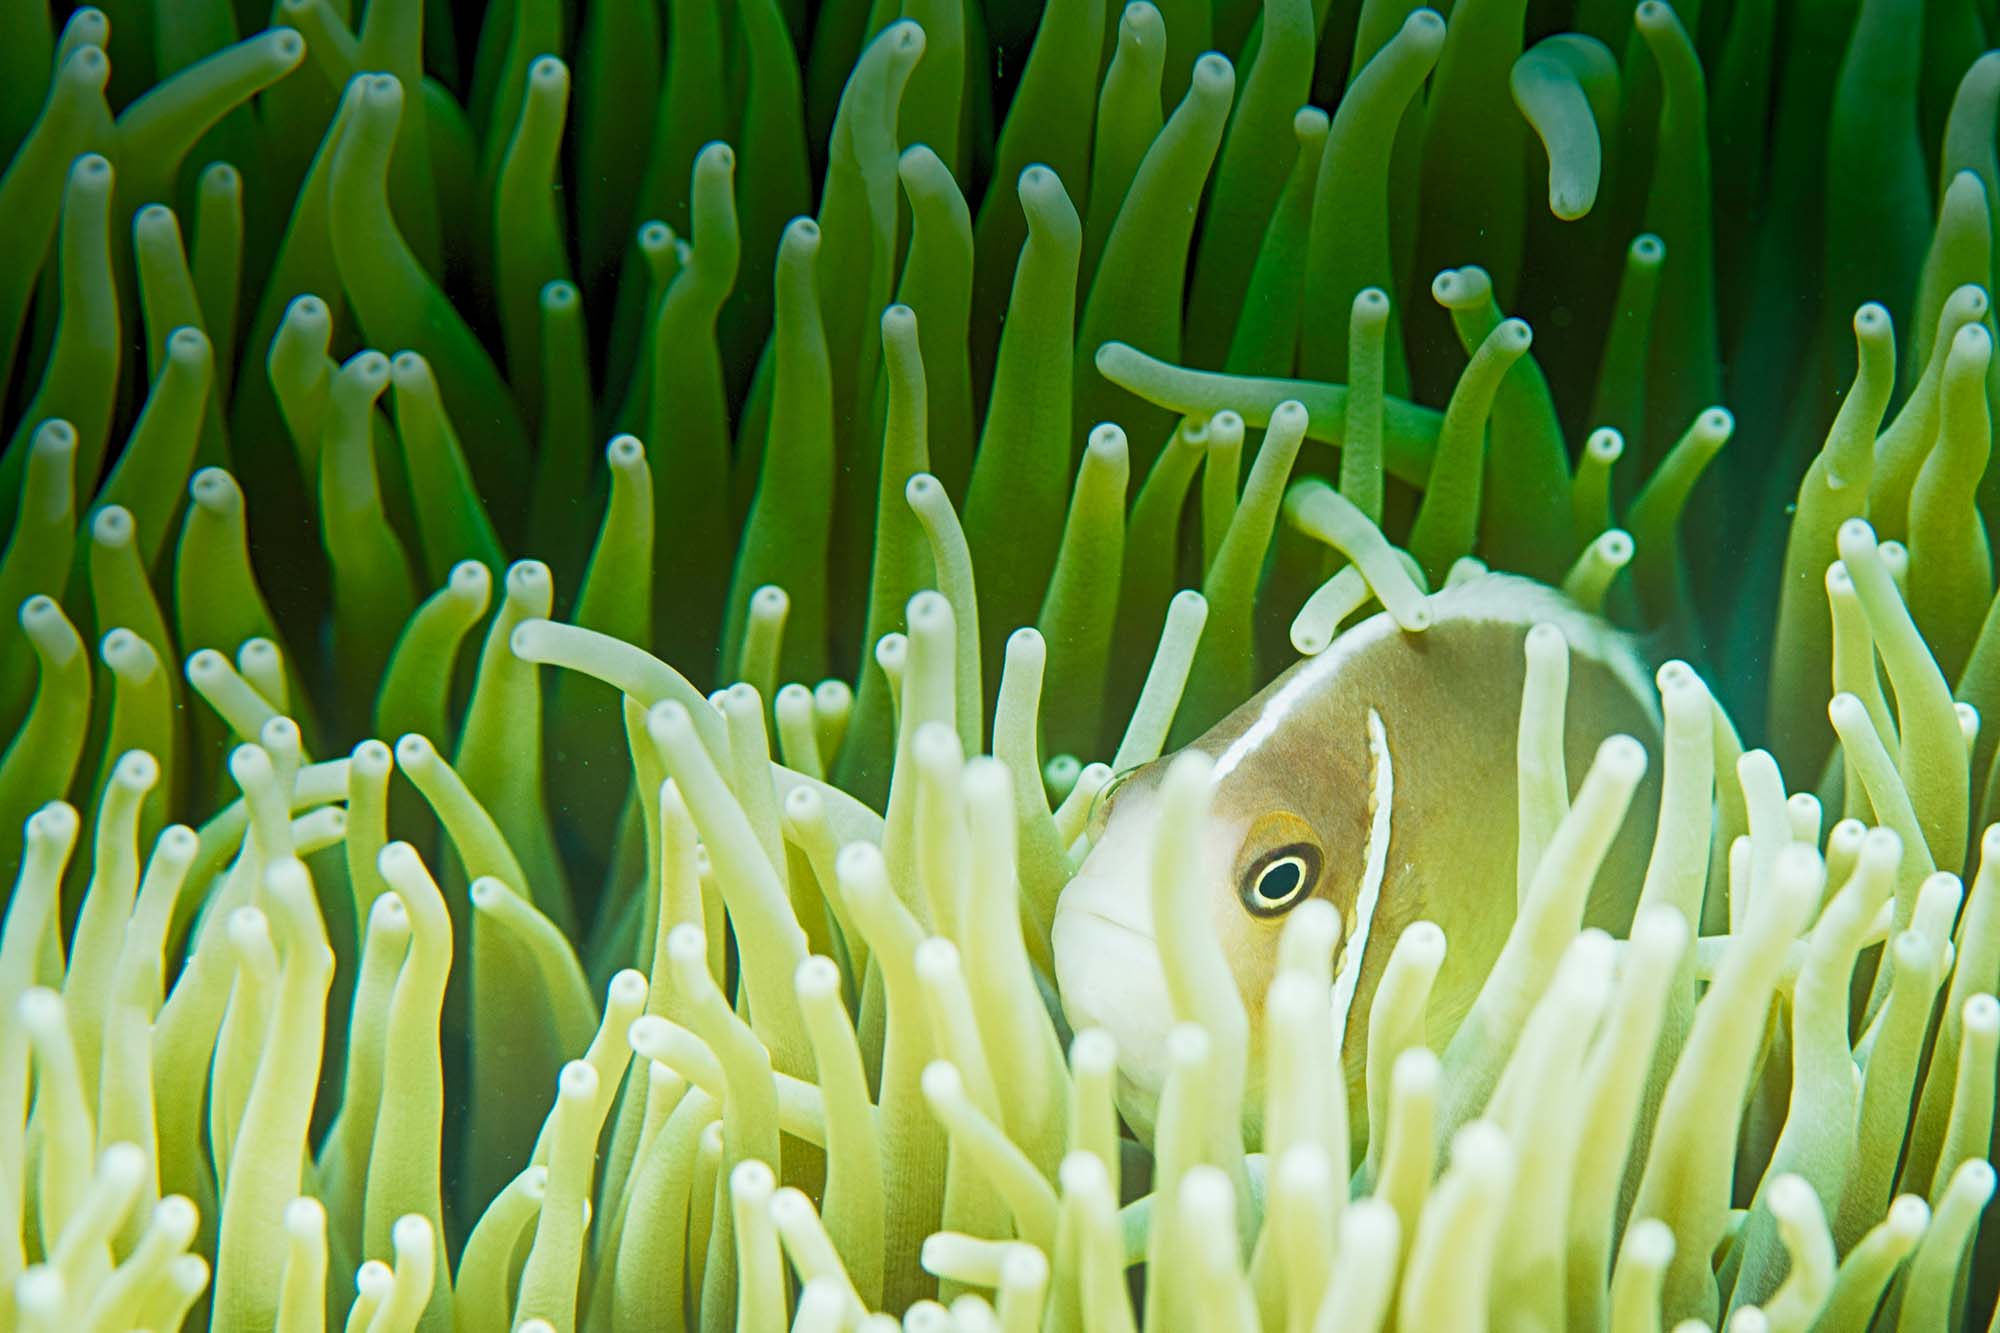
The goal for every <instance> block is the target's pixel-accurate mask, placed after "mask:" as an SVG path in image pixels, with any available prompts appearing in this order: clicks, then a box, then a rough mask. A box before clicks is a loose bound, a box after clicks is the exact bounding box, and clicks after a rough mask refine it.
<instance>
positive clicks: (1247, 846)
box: [1054, 574, 1660, 1144]
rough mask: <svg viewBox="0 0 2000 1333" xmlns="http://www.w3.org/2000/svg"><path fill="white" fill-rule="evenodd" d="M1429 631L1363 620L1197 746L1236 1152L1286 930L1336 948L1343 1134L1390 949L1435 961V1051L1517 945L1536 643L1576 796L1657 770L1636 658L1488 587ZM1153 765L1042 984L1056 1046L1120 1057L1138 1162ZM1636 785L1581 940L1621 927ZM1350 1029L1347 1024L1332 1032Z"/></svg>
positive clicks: (1477, 582)
mask: <svg viewBox="0 0 2000 1333" xmlns="http://www.w3.org/2000/svg"><path fill="white" fill-rule="evenodd" d="M1428 605H1429V610H1430V613H1431V623H1430V625H1429V627H1428V628H1427V629H1424V630H1421V631H1405V630H1402V629H1399V628H1398V627H1397V625H1396V623H1395V621H1394V620H1392V619H1391V618H1390V616H1389V615H1388V614H1387V613H1386V612H1383V613H1379V614H1377V615H1375V616H1373V617H1372V618H1370V619H1367V620H1364V621H1362V622H1361V623H1359V624H1357V625H1355V626H1354V627H1353V628H1351V629H1349V630H1347V631H1346V632H1345V633H1343V634H1342V635H1341V636H1340V637H1339V638H1337V639H1336V640H1335V641H1334V642H1333V643H1332V645H1331V646H1329V647H1328V648H1327V649H1326V651H1324V652H1322V653H1321V654H1319V655H1318V656H1316V657H1309V658H1306V659H1304V660H1303V661H1300V662H1298V663H1296V664H1294V665H1293V666H1292V667H1290V668H1289V669H1287V670H1286V671H1285V672H1284V673H1283V674H1281V675H1280V676H1279V677H1278V678H1277V679H1276V680H1274V681H1272V682H1271V683H1270V685H1268V686H1267V687H1265V689H1263V690H1262V691H1261V692H1260V693H1258V694H1257V695H1256V696H1255V697H1253V698H1251V699H1250V700H1249V701H1248V702H1247V703H1245V704H1243V705H1242V706H1241V707H1240V708H1238V709H1237V710H1236V711H1235V712H1233V713H1231V714H1230V715H1229V716H1227V717H1225V718H1224V719H1223V720H1222V721H1221V722H1219V723H1217V724H1216V726H1215V727H1214V728H1213V729H1212V730H1211V731H1209V732H1208V733H1207V734H1206V735H1204V736H1202V737H1201V738H1200V739H1199V740H1197V741H1195V742H1194V743H1193V746H1192V747H1191V748H1194V749H1198V750H1202V751H1205V752H1206V753H1207V754H1208V755H1209V756H1210V757H1211V758H1212V759H1213V760H1214V767H1213V770H1212V774H1211V779H1210V780H1211V782H1212V784H1213V789H1212V793H1211V800H1210V807H1209V815H1208V820H1207V826H1206V827H1205V828H1204V830H1203V837H1202V856H1203V858H1204V861H1205V867H1204V870H1205V875H1204V878H1205V879H1206V880H1208V881H1209V882H1211V883H1212V884H1213V892H1212V894H1211V896H1210V898H1209V904H1210V905H1209V912H1210V922H1211V925H1212V928H1213V932H1214V936H1215V939H1216V940H1217V941H1218V943H1219V944H1220V945H1221V947H1222V953H1223V956H1224V958H1225V959H1226V960H1227V961H1228V963H1229V966H1230V969H1231V971H1232V972H1233V973H1234V974H1235V978H1236V984H1237V988H1238V990H1239V991H1240V992H1241V994H1242V997H1243V1003H1244V1006H1245V1007H1246V1009H1247V1010H1248V1011H1249V1016H1250V1034H1251V1038H1250V1040H1251V1051H1250V1086H1251V1089H1252V1090H1253V1095H1252V1096H1251V1097H1250V1098H1249V1099H1248V1100H1247V1102H1246V1111H1245V1114H1246V1119H1247V1123H1246V1125H1245V1130H1246V1133H1247V1134H1249V1135H1250V1137H1251V1141H1252V1143H1253V1144H1254V1142H1255V1141H1256V1138H1257V1136H1258V1132H1259V1124H1258V1123H1257V1122H1258V1118H1259V1116H1260V1114H1261V1113H1260V1112H1259V1110H1258V1109H1257V1107H1258V1099H1257V1097H1256V1096H1255V1095H1254V1090H1255V1089H1257V1088H1258V1087H1260V1086H1261V1075H1260V1070H1261V1069H1262V1065H1263V1060H1262V1053H1261V1051H1260V1050H1259V1049H1258V1048H1259V1046H1260V1045H1261V1043H1262V1040H1263V1032H1264V1025H1263V1022H1262V1015H1263V1007H1264V994H1265V991H1266V990H1267V989H1268V987H1269V985H1270V982H1271V980H1272V976H1273V974H1274V972H1275V969H1276V966H1277V954H1278V936H1279V932H1280V931H1281V930H1282V929H1283V927H1284V924H1285V919H1286V917H1287V915H1288V914H1289V913H1290V912H1291V910H1292V909H1293V908H1295V907H1297V906H1298V905H1299V904H1300V903H1302V902H1305V901H1306V900H1308V899H1310V898H1315V897H1317V898H1324V899H1326V900H1327V901H1329V902H1330V903H1332V904H1333V906H1334V907H1335V908H1337V909H1338V910H1339V913H1340V918H1341V923H1342V926H1341V934H1342V936H1343V938H1344V944H1343V945H1342V946H1341V948H1340V950H1339V953H1338V954H1337V955H1336V957H1335V959H1334V960H1333V974H1334V978H1335V981H1334V1006H1335V1015H1334V1017H1335V1022H1336V1025H1337V1028H1338V1030H1339V1032H1340V1035H1341V1037H1342V1042H1343V1045H1342V1050H1343V1056H1344V1065H1345V1074H1346V1080H1347V1089H1348V1098H1349V1105H1350V1113H1351V1118H1352V1124H1353V1125H1354V1129H1355V1132H1356V1135H1357V1139H1358V1136H1359V1135H1360V1134H1361V1133H1362V1132H1364V1127H1365V1123H1366V1106H1367V1101H1366V1091H1365V1089H1364V1087H1363V1071H1365V1069H1366V1068H1367V1039H1368V1008H1369V1002H1370V1000H1371V998H1372V997H1373V995H1374V992H1375V987H1376V984H1377V982H1378V980H1379V979H1380V977H1381V975H1382V970H1383V968H1384V966H1385V965H1386V964H1387V962H1388V960H1389V955H1390V952H1391V950H1392V949H1393V948H1394V947H1395V944H1396V939H1397V937H1398V936H1399V935H1400V934H1401V933H1402V932H1403V930H1404V929H1405V928H1407V927H1409V926H1410V925H1412V924H1413V923H1415V922H1418V921H1431V922H1435V923H1436V924H1437V925H1438V926H1440V927H1441V928H1442V929H1443V930H1444V933H1445V937H1446V954H1445V961H1444V965H1443V968H1442V969H1441V971H1440V972H1439V974H1438V977H1437V980H1436V983H1435V985H1434V987H1433V989H1432V992H1431V999H1430V1005H1429V1008H1428V1010H1427V1012H1426V1014H1425V1019H1426V1023H1427V1041H1428V1044H1429V1045H1430V1046H1431V1047H1432V1048H1433V1049H1435V1050H1440V1051H1441V1050H1443V1048H1444V1044H1445V1043H1446V1042H1447V1041H1449V1040H1450V1037H1451V1034H1452V1033H1453V1032H1454V1031H1456V1030H1457V1028H1458V1025H1459V1022H1460V1021H1461V1020H1462V1019H1463V1018H1464V1017H1465V1014H1466V1011H1467V1010H1468V1009H1469V1008H1470V1007H1471V1005H1472V1001H1473V999H1474V998H1475V997H1476V996H1477V994H1478V992H1479V987H1480V984H1481V982H1482V981H1483V980H1484V979H1485V977H1486V974H1487V972H1488V971H1489V970H1490V969H1491V967H1492V965H1493V961H1494V959H1495V958H1496V957H1497V956H1498V954H1499V951H1500V946H1501V944H1502V943H1503V942H1504V941H1505V939H1506V936H1507V931H1508V928H1509V927H1510V925H1511V924H1512V922H1513V918H1514V907H1515V897H1516V888H1515V882H1516V864H1515V862H1516V846H1517V842H1518V820H1519V811H1518V796H1517V791H1516V776H1517V744H1518V735H1519V724H1520V717H1521V699H1522V686H1523V682H1524V679H1525V677H1526V672H1527V667H1526V658H1525V648H1526V641H1527V636H1528V633H1529V631H1530V630H1532V629H1533V628H1534V627H1535V626H1537V625H1543V624H1547V625H1553V626H1555V627H1556V629H1558V630H1559V631H1560V632H1561V634H1562V636H1563V639H1564V641H1565V642H1566V643H1567V645H1568V649H1569V683H1568V693H1567V697H1566V704H1565V708H1564V737H1563V750H1564V758H1565V762H1566V766H1567V775H1568V779H1569V784H1570V789H1571V794H1572V795H1574V793H1575V790H1576V787H1577V786H1578V785H1579V784H1580V782H1581V780H1582V777H1583V775H1584V773H1585V772H1586V771H1587V770H1588V768H1589V765H1590V761H1591V758H1592V756H1593V754H1594V753H1595V752H1596V749H1597V747H1598V745H1599V743H1600V742H1602V741H1604V740H1605V739H1607V738H1609V737H1611V736H1614V735H1620V734H1623V735H1629V736H1632V737H1634V738H1636V739H1637V740H1639V741H1640V743H1641V744H1643V745H1644V746H1645V747H1646V748H1647V750H1648V751H1650V752H1653V753H1657V751H1658V743H1657V742H1658V737H1659V732H1660V720H1659V707H1658V695H1657V692H1656V691H1655V689H1654V686H1653V683H1652V679H1651V673H1650V672H1649V670H1648V669H1647V667H1646V665H1645V663H1644V662H1643V660H1642V658H1641V656H1640V653H1639V651H1638V648H1637V645H1636V644H1635V642H1634V641H1633V639H1632V638H1631V637H1630V636H1629V635H1626V634H1624V633H1621V632H1620V631H1618V630H1617V629H1615V628H1613V627H1612V626H1611V625H1610V624H1608V623H1607V622H1605V621H1603V620H1601V619H1599V618H1598V617H1596V616H1594V615H1591V614H1590V613H1588V612H1586V611H1584V610H1583V609H1582V608H1581V607H1579V606H1577V605H1576V604H1575V603H1574V602H1572V601H1570V600H1569V599H1568V598H1567V597H1565V596H1563V594H1562V593H1560V592H1558V591H1557V590H1555V589H1553V588H1550V587H1548V586H1546V585H1544V584H1541V583H1536V582H1534V581H1532V580H1529V579H1525V578H1520V577H1516V576H1513V575H1505V574H1483V575H1480V576H1478V577H1475V578H1472V579H1469V580H1467V581H1465V582H1462V583H1458V584H1455V585H1452V586H1449V587H1447V588H1445V589H1443V590H1441V591H1440V592H1438V593H1436V594H1435V595H1433V596H1431V597H1430V598H1429V599H1428ZM1170 758H1171V756H1169V757H1165V758H1161V759H1157V760H1155V761H1153V762H1152V763H1150V764H1147V765H1145V766H1144V767H1142V768H1138V769H1135V770H1133V771H1132V772H1131V773H1130V774H1129V775H1126V776H1125V777H1124V778H1122V779H1121V780H1118V781H1116V782H1115V785H1114V786H1113V787H1112V788H1111V789H1110V790H1109V792H1108V793H1107V795H1106V797H1105V798H1104V799H1103V800H1102V804H1101V808H1100V809H1099V811H1098V812H1097V813H1096V814H1095V815H1094V817H1093V823H1094V825H1095V828H1096V836H1095V838H1094V839H1093V841H1092V845H1091V848H1090V851H1089V853H1088V855H1087V856H1086V857H1085V859H1084V862H1083V864H1082V866H1081V867H1080V868H1079V869H1078V872H1077V874H1076V876H1075V878H1074V879H1073V880H1071V882H1070V883H1069V885H1068V886H1067V887H1066V888H1065V889H1064V890H1063V894H1062V897H1061V899H1060V900H1059V902H1058V905H1057V908H1056V918H1055V934H1054V948H1055V963H1056V979H1057V985H1058V987H1059V990H1060V993H1061V999H1062V1006H1063V1010H1064V1013H1065V1015H1066V1017H1067V1018H1068V1020H1069V1022H1070V1023H1071V1025H1072V1026H1073V1027H1075V1028H1078V1029H1081V1028H1083V1027H1087V1026H1096V1027H1102V1028H1104V1029H1106V1030H1107V1031H1109V1032H1110V1033H1111V1035H1112V1036H1113V1037H1114V1038H1116V1040H1117V1043H1118V1066H1119V1076H1118V1102H1119V1109H1120V1111H1121V1113H1122V1114H1123V1115H1124V1117H1125V1119H1126V1120H1127V1122H1128V1123H1129V1124H1130V1125H1131V1126H1132V1128H1133V1129H1134V1131H1135V1132H1136V1133H1138V1134H1139V1135H1140V1136H1141V1137H1142V1138H1144V1139H1146V1140H1148V1141H1150V1140H1151V1137H1152V1131H1153V1121H1154V1114H1155V1109H1156V1107H1157V1104H1158V1100H1159V1095H1160V1089H1161V1085H1162V1083H1163V1081H1164V1078H1165V1073H1166V1067H1167V1050H1166V1047H1167V1034H1168V1032H1169V1030H1170V1028H1171V1026H1172V1022H1173V1018H1172V1009H1171V1006H1170V1004H1169V1002H1168V996H1167V985H1166V978H1165V974H1164V972H1163V971H1162V967H1161V962H1160V954H1159V950H1158V947H1157V945H1156V943H1155V935H1154V929H1153V910H1152V901H1151V897H1152V895H1151V883H1150V870H1149V867H1150V863H1151V859H1152V852H1153V846H1154V840H1155V829H1156V825H1157V822H1158V817H1159V816H1158V804H1159V803H1158V799H1157V797H1158V790H1159V786H1160V781H1161V779H1162V777H1163V776H1164V775H1165V773H1166V767H1167V764H1168V762H1169V759H1170ZM1658 785H1659V779H1658V776H1657V766H1649V771H1648V773H1647V776H1646V779H1645V782H1644V783H1643V784H1642V786H1641V787H1640V789H1639V791H1638V792H1637V793H1636V794H1635V795H1634V798H1633V802H1632V806H1631V809H1630V811H1629V812H1628V814H1627V816H1626V819H1625V823H1624V826H1623V828H1622V829H1621V831H1620V833H1619V836H1618V839H1617V841H1616V842H1615V843H1614V844H1613V846H1612V848H1611V851H1610V853H1609V854H1608V855H1607V856H1606V858H1605V861H1604V863H1603V865H1602V867H1601V868H1600V870H1599V873H1598V875H1597V879H1596V881H1595V883H1594V884H1593V886H1592V891H1591V895H1590V901H1589V907H1588V910H1587V912H1586V916H1585V923H1586V924H1588V925H1595V926H1601V927H1603V928H1605V929H1607V930H1610V931H1612V932H1614V933H1615V934H1617V935H1620V936H1622V935H1623V934H1624V933H1625V930H1626V928H1627V927H1628V926H1629V925H1630V921H1631V916H1632V912H1633V909H1634V905H1635V903H1636V900H1637V897H1638V889H1639V884H1640V881H1641V879H1642V877H1643V873H1644V870H1645V864H1646V858H1647V856H1648V854H1649V848H1650V843H1651V833H1652V826H1653V821H1654V814H1653V812H1654V811H1655V810H1656V809H1657V807H1658V801H1659V792H1658ZM1342 1010H1344V1013H1343V1012H1342Z"/></svg>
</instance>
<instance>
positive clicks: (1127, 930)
mask: <svg viewBox="0 0 2000 1333" xmlns="http://www.w3.org/2000/svg"><path fill="white" fill-rule="evenodd" d="M1070 915H1072V916H1085V917H1089V918H1090V920H1091V921H1092V923H1094V924H1096V925H1099V926H1109V927H1111V928H1112V929H1113V930H1116V931H1119V932H1121V933H1123V934H1125V935H1129V936H1131V937H1132V938H1133V939H1136V940H1141V941H1143V942H1145V943H1147V944H1151V945H1154V946H1156V947H1157V945H1158V943H1159V942H1158V941H1157V940H1155V939H1154V938H1153V937H1152V935H1151V933H1150V932H1147V931H1143V930H1141V929H1139V928H1138V927H1137V926H1135V925H1133V924H1132V923H1131V922H1129V921H1120V920H1119V919H1118V918H1117V917H1115V916H1111V915H1108V914H1107V913H1104V912H1100V911H1098V910H1097V909H1096V908H1095V907H1076V908H1072V909H1070Z"/></svg>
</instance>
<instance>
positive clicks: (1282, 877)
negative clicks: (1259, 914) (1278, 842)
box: [1257, 856, 1305, 903]
mask: <svg viewBox="0 0 2000 1333" xmlns="http://www.w3.org/2000/svg"><path fill="white" fill-rule="evenodd" d="M1304 874H1305V870H1304V868H1303V867H1301V866H1300V865H1299V863H1298V860H1297V858H1295V857H1289V856H1288V857H1286V858H1285V859H1284V860H1282V861H1276V862H1273V863H1272V864H1271V865H1269V866H1267V867H1265V869H1264V873H1263V874H1262V875H1259V876H1258V877H1257V896H1258V897H1260V898H1262V899H1264V900H1265V901H1266V902H1273V903H1275V902H1279V901H1281V900H1283V899H1286V898H1289V897H1291V896H1292V894H1293V893H1294V892H1295V891H1296V890H1297V889H1298V887H1299V879H1300V877H1301V876H1303V875H1304Z"/></svg>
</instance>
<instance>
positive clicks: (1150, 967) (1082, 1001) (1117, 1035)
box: [1052, 899, 1172, 1142]
mask: <svg viewBox="0 0 2000 1333" xmlns="http://www.w3.org/2000/svg"><path fill="white" fill-rule="evenodd" d="M1052 933H1053V937H1054V938H1053V943H1054V946H1055V963H1056V968H1055V970H1056V985H1057V988H1058V991H1059V993H1060V996H1061V1000H1062V1007H1063V1013H1064V1014H1065V1015H1066V1016H1067V1017H1068V1019H1069V1021H1070V1024H1071V1025H1072V1026H1073V1027H1074V1028H1076V1029H1078V1030H1081V1029H1083V1028H1086V1027H1096V1028H1102V1029H1104V1030H1105V1031H1106V1032H1108V1033H1110V1035H1111V1037H1112V1039H1113V1040H1114V1041H1115V1042H1116V1043H1117V1046H1118V1076H1117V1081H1116V1093H1115V1097H1116V1101H1117V1103H1118V1109H1119V1112H1120V1113H1121V1114H1122V1115H1123V1116H1124V1118H1125V1121H1126V1123H1127V1124H1128V1125H1130V1126H1131V1127H1132V1129H1133V1131H1134V1133H1136V1134H1137V1135H1138V1136H1139V1138H1140V1140H1141V1141H1142V1142H1150V1141H1151V1139H1152V1129H1153V1118H1154V1114H1155V1110H1156V1107H1157V1103H1158V1099H1159V1093H1160V1088H1161V1086H1162V1084H1163V1082H1164V1081H1165V1077H1166V1038H1167V1033H1168V1031H1169V1030H1170V1028H1171V1027H1172V1018H1171V1011H1172V1005H1171V1004H1170V1002H1169V1001H1168V998H1167V987H1166V975H1165V973H1164V971H1163V970H1162V968H1161V966H1160V959H1159V945H1158V942H1157V941H1156V940H1155V939H1154V938H1153V935H1152V933H1151V932H1149V931H1146V930H1143V929H1141V928H1140V927H1138V926H1136V925H1134V924H1132V922H1130V921H1129V920H1120V919H1119V918H1118V917H1117V916H1115V915H1113V914H1112V913H1110V912H1106V911H1100V910H1099V909H1097V908H1096V907H1094V906H1092V905H1090V904H1089V902H1088V901H1087V900H1085V901H1076V900H1075V899H1072V900H1070V901H1069V902H1068V903H1067V905H1065V906H1061V907H1058V909H1057V911H1056V919H1055V928H1054V931H1053V932H1052Z"/></svg>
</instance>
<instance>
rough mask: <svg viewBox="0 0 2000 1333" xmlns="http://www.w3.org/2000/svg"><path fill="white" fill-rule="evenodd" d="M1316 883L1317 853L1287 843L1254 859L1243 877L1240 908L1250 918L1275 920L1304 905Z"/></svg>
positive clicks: (1299, 844) (1301, 844) (1308, 846)
mask: <svg viewBox="0 0 2000 1333" xmlns="http://www.w3.org/2000/svg"><path fill="white" fill-rule="evenodd" d="M1318 879H1319V849H1318V848H1316V847H1314V846H1312V845H1311V844H1309V843H1303V842H1294V843H1287V844H1286V845H1285V846H1283V847H1274V848H1272V849H1271V851H1269V852H1267V853H1265V854H1264V855H1263V856H1260V857H1259V858H1257V861H1256V863H1255V864H1253V865H1252V866H1251V867H1250V869H1249V870H1248V871H1247V872H1246V873H1245V874H1244V876H1243V885H1242V890H1241V892H1242V897H1243V906H1244V907H1245V908H1246V909H1247V910H1248V911H1249V912H1250V914H1251V915H1252V916H1278V915H1280V914H1282V913H1284V912H1288V911H1290V910H1291V909H1292V908H1294V907H1296V906H1298V905H1299V904H1300V903H1301V902H1303V901H1305V898H1306V896H1307V895H1308V894H1310V893H1311V892H1312V889H1313V885H1314V884H1315V883H1316V882H1317V881H1318Z"/></svg>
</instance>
